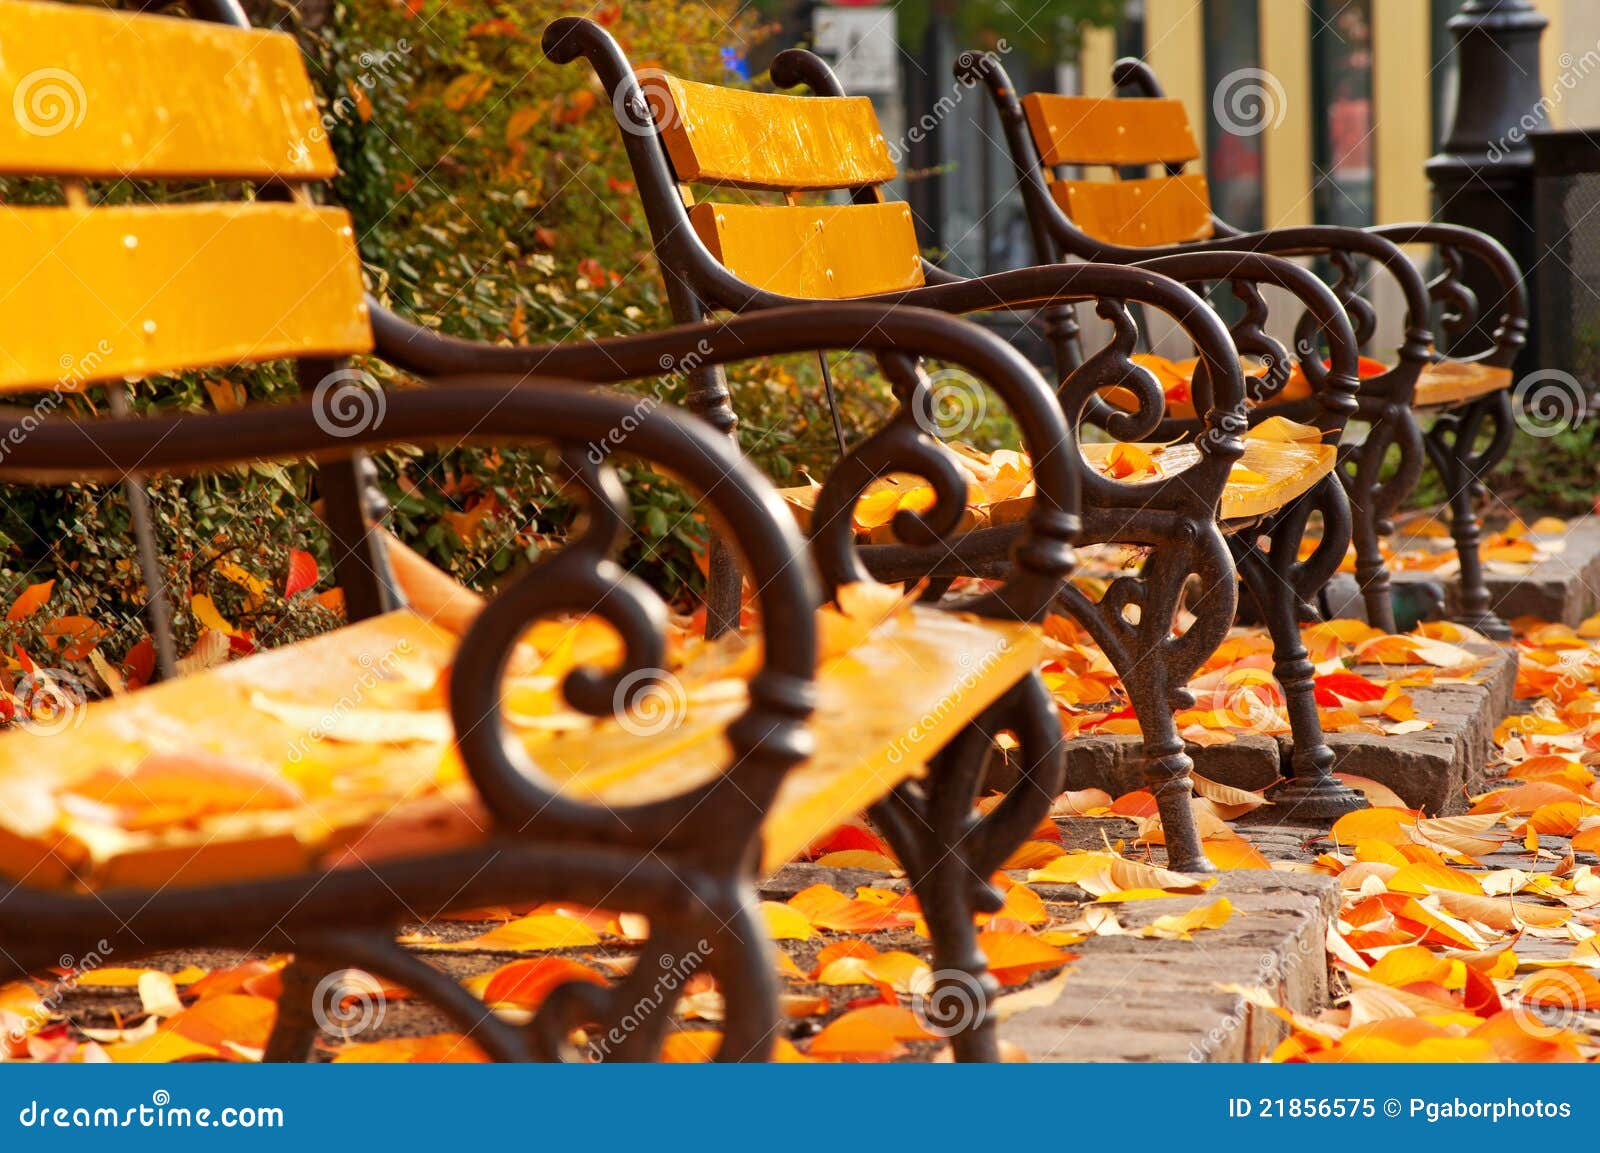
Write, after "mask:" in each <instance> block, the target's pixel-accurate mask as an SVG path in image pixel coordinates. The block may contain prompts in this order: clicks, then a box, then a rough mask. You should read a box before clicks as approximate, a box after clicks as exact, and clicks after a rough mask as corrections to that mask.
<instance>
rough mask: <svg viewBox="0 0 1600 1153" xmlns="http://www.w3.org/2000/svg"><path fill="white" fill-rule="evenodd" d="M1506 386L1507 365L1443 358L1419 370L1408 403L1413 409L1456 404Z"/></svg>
mask: <svg viewBox="0 0 1600 1153" xmlns="http://www.w3.org/2000/svg"><path fill="white" fill-rule="evenodd" d="M1510 387H1511V370H1510V369H1509V368H1495V367H1494V366H1492V365H1487V364H1476V363H1464V362H1462V361H1456V360H1443V361H1440V362H1439V363H1438V364H1430V365H1428V366H1427V367H1426V368H1424V369H1423V370H1422V375H1421V376H1419V377H1417V387H1416V390H1415V391H1414V392H1413V393H1412V397H1411V404H1412V407H1413V408H1429V407H1436V406H1439V405H1446V404H1460V403H1462V402H1463V401H1468V400H1475V399H1477V398H1478V397H1480V396H1487V395H1488V394H1490V393H1491V392H1499V391H1500V390H1501V389H1502V388H1510Z"/></svg>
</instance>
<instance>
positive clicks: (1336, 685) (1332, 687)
mask: <svg viewBox="0 0 1600 1153" xmlns="http://www.w3.org/2000/svg"><path fill="white" fill-rule="evenodd" d="M1383 692H1384V689H1383V686H1382V685H1379V684H1374V683H1373V682H1372V681H1369V680H1368V679H1367V678H1366V677H1364V676H1362V675H1361V674H1360V673H1350V672H1344V673H1324V674H1323V675H1322V676H1320V677H1318V678H1317V704H1319V705H1321V706H1322V707H1323V708H1325V709H1335V708H1338V707H1339V705H1340V703H1341V702H1340V700H1339V697H1343V698H1344V699H1345V700H1347V701H1381V700H1382V699H1383ZM1335 693H1337V694H1338V696H1335V695H1334V694H1335Z"/></svg>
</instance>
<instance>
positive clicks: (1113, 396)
mask: <svg viewBox="0 0 1600 1153" xmlns="http://www.w3.org/2000/svg"><path fill="white" fill-rule="evenodd" d="M1511 379H1512V372H1511V369H1509V368H1497V367H1495V366H1494V365H1489V364H1477V363H1472V362H1463V361H1454V360H1445V361H1440V362H1439V363H1437V364H1430V365H1428V366H1427V367H1425V368H1424V369H1423V370H1422V373H1421V375H1419V376H1418V377H1417V384H1416V389H1415V391H1414V392H1413V393H1412V396H1411V406H1412V407H1413V408H1419V409H1420V408H1437V407H1440V406H1443V405H1455V404H1462V403H1464V402H1466V401H1469V400H1476V399H1477V398H1478V397H1480V396H1488V395H1489V394H1490V393H1494V392H1498V391H1500V390H1501V389H1503V388H1509V387H1510V386H1511ZM1102 395H1103V396H1104V397H1105V399H1106V400H1107V401H1109V402H1110V403H1111V404H1114V405H1116V406H1117V407H1118V408H1121V409H1126V410H1127V411H1129V412H1132V411H1133V410H1134V409H1136V408H1137V407H1138V402H1137V401H1136V400H1135V399H1134V396H1133V394H1132V393H1131V392H1129V391H1127V390H1126V389H1122V388H1110V389H1106V390H1105V391H1104V393H1103V394H1102ZM1311 395H1312V392H1311V382H1310V381H1308V380H1306V378H1305V377H1304V376H1303V375H1301V374H1300V373H1298V372H1297V373H1295V374H1293V375H1292V376H1290V377H1289V379H1288V381H1287V382H1286V383H1285V384H1284V386H1283V388H1282V390H1281V391H1279V392H1278V393H1277V394H1276V395H1274V396H1273V397H1272V398H1271V399H1270V400H1268V401H1266V402H1264V405H1263V407H1264V408H1266V409H1268V410H1270V409H1271V408H1272V406H1273V405H1276V404H1287V403H1289V402H1290V401H1296V400H1307V399H1309V398H1310V397H1311ZM1166 414H1167V417H1168V418H1169V419H1171V420H1193V419H1195V408H1194V402H1193V401H1190V400H1173V399H1168V401H1167V407H1166Z"/></svg>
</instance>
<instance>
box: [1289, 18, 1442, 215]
mask: <svg viewBox="0 0 1600 1153" xmlns="http://www.w3.org/2000/svg"><path fill="white" fill-rule="evenodd" d="M1260 20H1261V67H1262V69H1263V71H1265V72H1266V73H1268V75H1270V76H1271V77H1272V78H1273V80H1274V81H1275V82H1276V84H1277V90H1278V91H1280V92H1282V93H1283V101H1282V106H1281V107H1279V108H1276V109H1273V110H1272V111H1273V113H1274V115H1275V117H1281V121H1280V122H1278V123H1277V126H1276V127H1275V128H1273V129H1272V131H1270V132H1268V133H1267V134H1266V135H1265V137H1264V138H1263V140H1262V154H1263V170H1262V188H1261V196H1262V212H1263V216H1264V218H1265V221H1266V225H1267V227H1269V228H1288V227H1291V226H1295V225H1303V224H1310V223H1311V222H1312V217H1313V213H1314V205H1313V201H1312V190H1311V179H1312V168H1311V141H1312V117H1313V116H1315V115H1317V114H1318V113H1317V108H1316V105H1315V103H1314V102H1313V101H1312V98H1311V10H1310V8H1309V7H1308V6H1307V5H1305V4H1262V5H1261V6H1260ZM1423 71H1426V70H1425V69H1424V70H1423Z"/></svg>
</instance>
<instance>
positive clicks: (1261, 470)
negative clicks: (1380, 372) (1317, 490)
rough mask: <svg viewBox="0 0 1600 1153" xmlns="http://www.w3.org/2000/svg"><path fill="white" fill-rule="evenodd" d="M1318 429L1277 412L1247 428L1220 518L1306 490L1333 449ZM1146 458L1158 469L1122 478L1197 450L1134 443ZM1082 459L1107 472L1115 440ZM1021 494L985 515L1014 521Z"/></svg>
mask: <svg viewBox="0 0 1600 1153" xmlns="http://www.w3.org/2000/svg"><path fill="white" fill-rule="evenodd" d="M1275 430H1283V431H1285V432H1286V433H1287V434H1288V435H1289V436H1290V437H1293V438H1296V439H1287V440H1279V439H1275ZM1320 435H1321V434H1320V433H1318V432H1317V430H1316V429H1314V428H1311V427H1310V426H1308V425H1300V424H1296V423H1294V422H1292V421H1286V420H1284V419H1283V418H1281V417H1275V418H1273V419H1272V420H1269V421H1264V422H1263V423H1262V425H1259V426H1257V427H1256V428H1253V429H1251V430H1250V434H1249V435H1248V436H1247V437H1246V438H1245V448H1244V456H1243V457H1241V458H1240V459H1239V461H1238V463H1237V464H1236V465H1235V467H1234V472H1233V476H1232V477H1231V478H1230V479H1229V481H1228V484H1227V487H1226V488H1225V489H1224V491H1223V494H1222V519H1223V520H1246V519H1250V518H1254V517H1260V516H1265V515H1267V514H1268V513H1272V512H1276V511H1277V510H1278V509H1280V508H1282V507H1283V506H1284V505H1286V504H1288V503H1289V502H1290V501H1292V500H1294V499H1295V498H1296V497H1298V496H1300V495H1302V494H1304V493H1306V492H1308V491H1310V489H1311V488H1312V486H1314V485H1315V484H1316V483H1317V482H1318V481H1319V480H1321V479H1322V478H1323V477H1325V476H1327V475H1328V474H1329V473H1330V472H1332V471H1333V467H1334V462H1335V458H1336V456H1337V453H1338V450H1337V448H1335V446H1333V445H1330V444H1323V443H1322V442H1321V441H1320V440H1318V439H1317V437H1319V436H1320ZM1133 447H1134V448H1136V449H1137V450H1138V451H1139V452H1140V453H1143V454H1144V455H1146V456H1148V457H1150V458H1151V459H1152V460H1153V461H1154V462H1155V465H1156V467H1157V469H1158V470H1159V471H1158V472H1156V473H1154V474H1148V473H1147V474H1136V475H1132V476H1128V477H1126V478H1123V479H1122V483H1124V484H1129V485H1134V486H1138V485H1140V484H1153V483H1155V482H1156V481H1159V480H1162V479H1164V478H1166V477H1169V476H1172V475H1174V474H1175V473H1179V472H1182V471H1183V470H1184V469H1186V468H1189V467H1190V466H1192V465H1194V464H1196V463H1197V462H1198V461H1199V459H1200V450H1199V449H1198V448H1196V447H1195V446H1194V445H1193V444H1192V443H1181V444H1140V445H1135V446H1133ZM1082 448H1083V455H1084V459H1085V460H1086V461H1087V462H1088V464H1089V467H1090V468H1092V469H1095V470H1096V471H1097V472H1100V473H1103V474H1105V475H1108V476H1109V475H1112V453H1113V450H1114V449H1116V448H1117V445H1115V444H1106V443H1098V444H1085V445H1083V446H1082ZM1026 507H1027V504H1026V498H1023V499H1019V500H1015V501H1006V502H1003V503H1002V504H999V505H996V506H994V508H993V509H991V510H990V516H991V518H992V519H993V521H994V523H996V524H1004V523H1007V522H1008V521H1013V520H1017V519H1019V518H1020V517H1021V515H1022V513H1023V512H1024V511H1025V510H1026Z"/></svg>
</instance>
